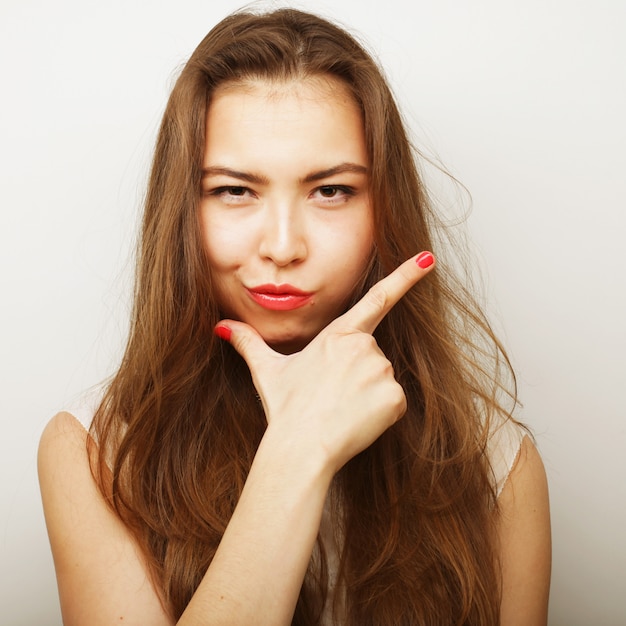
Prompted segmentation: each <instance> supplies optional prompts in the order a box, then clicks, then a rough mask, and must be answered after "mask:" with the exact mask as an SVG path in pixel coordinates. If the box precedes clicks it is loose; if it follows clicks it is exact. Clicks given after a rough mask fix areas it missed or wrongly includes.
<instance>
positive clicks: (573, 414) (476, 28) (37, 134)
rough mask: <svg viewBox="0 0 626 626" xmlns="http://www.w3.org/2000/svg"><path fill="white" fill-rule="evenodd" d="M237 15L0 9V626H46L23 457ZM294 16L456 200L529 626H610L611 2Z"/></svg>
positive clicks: (85, 354) (91, 342) (88, 344)
mask: <svg viewBox="0 0 626 626" xmlns="http://www.w3.org/2000/svg"><path fill="white" fill-rule="evenodd" d="M238 6H239V2H234V1H232V0H222V1H220V2H211V0H203V1H199V0H178V1H177V2H173V1H172V2H165V1H156V0H153V1H151V2H148V1H147V0H143V1H135V2H133V1H132V0H130V1H128V0H127V1H122V0H109V1H108V2H106V3H105V2H89V1H84V0H80V1H79V0H55V1H54V2H48V1H46V0H13V1H12V0H0V85H2V87H1V97H0V279H1V292H0V293H1V298H2V299H1V306H0V354H1V364H0V367H1V370H0V374H1V376H0V385H1V393H0V420H1V423H0V615H1V617H0V621H1V622H2V624H4V625H6V626H17V625H28V626H33V625H43V626H47V625H58V624H60V615H59V611H58V608H57V598H56V588H55V580H54V571H53V566H52V560H51V557H50V554H49V549H48V544H47V537H46V533H45V527H44V521H43V515H42V512H41V507H40V502H39V493H38V487H37V479H36V470H35V459H36V447H37V441H38V437H39V434H40V432H41V429H42V428H43V426H44V424H45V422H46V420H47V419H48V418H49V417H50V416H51V415H52V414H53V413H54V412H55V411H57V410H58V409H60V408H62V407H63V406H64V405H65V404H66V403H67V402H68V401H69V400H71V399H72V398H74V397H75V396H76V395H77V394H78V393H79V392H80V390H81V389H83V388H84V387H86V386H88V385H90V384H92V383H94V382H96V381H97V380H99V379H101V378H103V377H104V376H105V375H106V374H108V373H109V372H110V371H111V370H112V368H113V366H114V364H115V362H116V358H117V357H118V356H119V349H120V345H121V343H122V340H123V337H124V334H125V328H126V318H127V314H128V297H127V295H128V291H129V286H130V284H131V274H132V270H131V267H132V263H131V256H132V252H131V250H132V245H133V241H134V232H135V225H136V222H137V215H138V211H139V206H140V203H141V197H142V193H143V191H142V190H143V186H144V182H145V178H146V169H147V166H148V162H149V156H150V152H151V148H152V145H153V141H154V137H155V131H156V127H157V124H158V121H159V118H160V115H161V112H162V109H163V106H164V102H165V98H166V94H167V92H168V90H169V87H170V85H171V80H172V78H173V76H174V75H175V70H176V68H177V67H179V66H180V64H181V63H182V62H183V61H184V60H185V58H186V57H187V56H188V55H189V54H190V53H191V51H192V49H193V48H194V47H195V45H196V44H197V43H198V42H199V41H200V39H201V38H202V36H204V34H205V33H206V32H207V31H208V29H209V28H210V27H211V26H212V25H213V24H214V23H215V22H216V21H217V20H218V19H220V18H221V17H223V16H224V15H225V14H226V13H227V12H229V11H230V10H233V9H235V8H237V7H238ZM300 6H302V7H305V8H310V9H312V10H315V11H318V12H323V13H325V14H327V15H330V16H334V17H336V18H338V19H339V20H341V21H342V22H344V23H346V24H349V25H350V26H351V27H353V28H354V29H355V30H356V31H357V32H360V33H361V34H362V35H363V37H364V39H365V40H366V41H367V42H368V43H369V44H370V46H371V47H372V48H373V49H374V50H376V51H377V52H378V55H379V57H380V59H381V61H382V63H383V65H384V66H385V68H386V69H387V71H388V74H389V76H390V79H391V82H392V84H393V86H394V89H395V91H396V93H397V95H398V98H399V100H400V102H401V103H402V106H403V109H404V110H405V113H406V116H407V119H408V121H409V123H410V125H411V127H412V128H413V131H414V133H415V136H416V139H417V141H418V143H419V144H420V145H422V146H425V147H426V148H427V150H428V151H429V152H436V154H437V155H438V156H439V157H440V158H441V160H442V161H443V163H444V164H445V165H446V166H447V167H448V168H449V169H450V170H451V171H452V172H453V173H454V174H455V175H456V176H457V177H458V178H459V179H460V180H461V181H462V182H463V183H464V184H465V185H466V186H467V188H468V189H469V190H470V192H471V194H472V197H473V212H472V213H471V215H470V217H469V220H468V225H469V230H470V232H471V235H472V237H473V239H474V242H475V246H476V254H477V257H478V259H479V264H480V266H481V267H482V270H483V272H484V275H485V285H486V293H487V297H488V302H489V307H490V309H491V310H492V313H493V314H494V316H495V322H496V326H497V327H498V328H499V329H500V331H501V333H502V335H503V338H504V340H505V343H506V345H507V346H508V348H509V350H510V353H511V355H512V358H513V361H514V364H515V365H516V367H517V369H518V373H519V376H520V387H521V395H522V399H523V401H524V404H525V409H524V412H523V419H524V420H525V421H526V422H527V423H528V424H529V425H530V426H531V427H532V428H533V429H534V431H535V433H536V435H537V441H538V445H539V447H540V449H541V452H542V454H543V457H544V460H545V464H546V467H547V471H548V474H549V480H550V488H551V500H552V514H553V534H554V573H553V584H552V598H551V610H550V623H551V624H552V625H554V626H577V625H580V626H589V625H591V624H593V625H599V626H610V625H617V624H624V623H626V593H625V592H626V588H625V587H624V572H625V571H626V540H625V539H624V532H625V531H624V529H626V497H625V496H626V489H625V483H626V460H625V458H626V455H624V447H625V444H626V436H625V429H624V418H625V417H626V416H625V410H624V400H623V397H624V387H625V383H626V380H625V379H626V366H625V360H626V358H625V356H624V355H625V354H626V338H625V331H624V325H625V320H626V289H625V278H624V275H625V271H626V260H625V256H626V255H625V252H624V245H623V240H624V238H625V237H626V217H625V214H626V201H625V199H626V183H625V181H626V175H625V172H626V158H625V154H626V149H625V143H626V124H625V122H624V112H625V111H626V86H625V81H626V78H625V76H626V70H625V66H626V37H625V35H624V33H625V32H626V8H625V7H626V3H624V2H623V1H621V0H594V1H593V2H592V1H591V0H589V1H587V2H582V1H580V0H525V1H524V2H520V1H518V0H516V1H511V0H473V1H472V2H461V1H457V2H454V1H453V0H436V1H435V0H431V1H430V2H426V1H417V2H412V3H409V2H407V1H401V0H385V1H384V2H381V1H376V2H375V1H373V0H345V1H342V2H338V3H331V0H326V2H324V3H322V2H313V1H311V2H302V3H300ZM408 7H410V8H408ZM460 200H462V201H463V202H465V203H466V206H467V204H468V199H467V198H464V197H463V196H460Z"/></svg>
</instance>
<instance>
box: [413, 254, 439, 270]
mask: <svg viewBox="0 0 626 626" xmlns="http://www.w3.org/2000/svg"><path fill="white" fill-rule="evenodd" d="M415 262H416V263H417V264H418V265H419V267H421V268H422V269H423V270H425V269H426V268H427V267H430V266H431V265H432V264H433V263H434V262H435V257H434V256H433V255H432V254H431V253H430V252H421V253H420V254H418V255H417V258H416V259H415Z"/></svg>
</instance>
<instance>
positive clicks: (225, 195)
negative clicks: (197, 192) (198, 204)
mask: <svg viewBox="0 0 626 626" xmlns="http://www.w3.org/2000/svg"><path fill="white" fill-rule="evenodd" d="M205 195H207V196H211V197H213V198H219V199H220V200H222V202H225V203H227V204H238V203H241V202H245V201H246V200H248V199H250V198H251V197H252V196H253V193H252V190H251V189H248V187H242V186H241V185H225V186H222V187H216V188H215V189H209V190H207V191H206V192H205Z"/></svg>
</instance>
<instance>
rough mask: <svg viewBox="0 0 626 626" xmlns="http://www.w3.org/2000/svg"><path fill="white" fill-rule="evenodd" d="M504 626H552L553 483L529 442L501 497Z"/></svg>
mask: <svg viewBox="0 0 626 626" xmlns="http://www.w3.org/2000/svg"><path fill="white" fill-rule="evenodd" d="M498 502H499V507H500V518H499V524H498V530H499V539H500V560H501V565H502V611H501V619H502V625H503V626H517V625H518V624H519V625H520V626H522V625H524V626H529V625H530V626H541V625H544V624H546V623H547V611H548V596H549V589H550V571H551V532H550V505H549V497H548V482H547V479H546V472H545V469H544V466H543V462H542V460H541V456H540V455H539V452H538V451H537V449H536V447H535V446H534V444H533V443H532V441H531V440H530V438H529V437H524V440H523V441H522V446H521V448H520V452H519V456H518V459H517V461H516V464H515V466H514V468H513V470H512V471H511V474H510V476H509V478H508V480H507V483H506V484H505V486H504V488H503V490H502V493H501V495H500V498H499V501H498Z"/></svg>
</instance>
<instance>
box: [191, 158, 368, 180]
mask: <svg viewBox="0 0 626 626" xmlns="http://www.w3.org/2000/svg"><path fill="white" fill-rule="evenodd" d="M346 172H349V173H354V174H367V168H366V167H365V166H364V165H359V164H358V163H340V164H339V165H335V166H334V167H329V168H327V169H325V170H319V171H317V172H311V173H310V174H307V175H306V176H305V177H304V178H302V179H300V182H301V183H312V182H315V181H318V180H323V179H324V178H330V177H331V176H335V175H337V174H345V173H346ZM220 175H221V176H229V177H230V178H237V179H238V180H245V181H246V182H248V183H253V184H256V185H268V184H269V179H268V178H267V176H263V175H261V174H255V173H254V172H241V171H239V170H234V169H232V168H230V167H223V166H220V165H214V166H211V167H205V168H203V170H202V178H205V177H207V176H220Z"/></svg>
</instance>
